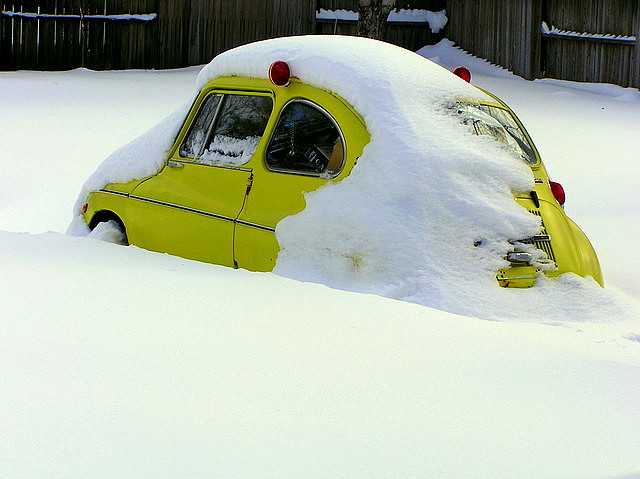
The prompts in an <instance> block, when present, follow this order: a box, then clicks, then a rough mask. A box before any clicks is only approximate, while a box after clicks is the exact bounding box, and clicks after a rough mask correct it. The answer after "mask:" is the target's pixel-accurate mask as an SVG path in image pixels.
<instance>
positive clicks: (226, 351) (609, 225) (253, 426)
mask: <svg viewBox="0 0 640 479" xmlns="http://www.w3.org/2000/svg"><path fill="white" fill-rule="evenodd" d="M423 53H424V54H425V55H426V56H429V57H436V58H434V59H435V60H437V61H439V62H440V63H442V64H444V65H447V66H456V65H459V64H464V65H466V66H469V67H470V69H471V70H472V73H473V75H474V77H473V83H474V84H476V85H479V86H481V87H483V88H486V89H488V90H490V91H492V92H493V93H496V94H498V95H499V96H500V97H501V98H503V99H504V100H505V101H506V102H507V103H509V104H510V105H511V106H512V107H513V108H514V109H515V111H516V112H517V113H518V115H519V116H520V118H521V119H522V120H523V122H524V123H525V125H526V126H527V128H528V129H529V132H530V133H531V134H532V136H533V139H534V141H535V142H536V145H537V146H538V148H539V149H540V151H541V153H542V156H543V158H544V160H545V163H546V165H547V167H548V169H549V170H550V173H551V174H552V175H553V176H554V178H555V179H556V180H557V181H560V182H561V183H562V184H563V185H564V187H565V189H566V190H567V192H568V202H567V212H568V213H569V215H570V216H572V218H574V219H575V220H576V222H577V223H578V224H579V225H580V226H582V227H583V229H584V230H585V231H586V232H587V234H588V236H589V238H590V239H591V240H592V242H593V243H594V245H595V247H596V250H597V252H598V254H599V257H600V259H601V263H602V266H603V271H604V277H605V282H606V284H607V289H608V290H609V291H610V292H611V294H612V296H611V298H614V297H615V298H616V301H626V302H627V304H628V309H629V310H630V311H633V310H635V311H637V317H638V320H635V321H634V320H630V321H621V320H620V318H615V317H613V318H603V320H605V319H606V321H605V322H600V323H591V322H584V321H582V320H581V319H582V318H581V316H580V315H579V314H578V313H576V315H575V316H574V317H567V318H566V320H565V321H557V320H554V321H550V320H549V318H547V317H545V316H544V315H541V317H539V318H538V319H537V320H536V321H527V322H505V321H482V320H479V319H476V318H473V317H462V316H456V315H453V314H450V313H446V312H442V311H439V310H436V309H432V308H429V307H425V306H419V305H415V304H409V303H403V302H399V301H394V300H390V299H386V298H382V297H379V296H374V295H364V294H356V293H348V292H343V291H337V290H332V289H330V288H328V287H326V286H322V285H318V284H311V283H302V282H298V281H295V280H292V279H287V278H282V277H279V276H276V275H273V274H260V273H249V272H246V271H235V270H231V269H227V268H222V267H218V266H213V265H205V264H200V263H195V262H190V261H186V260H183V259H180V258H175V257H169V256H166V255H159V254H155V253H150V252H147V251H143V250H140V249H137V248H134V247H130V248H122V247H118V246H115V245H112V244H108V243H103V242H98V241H95V240H92V239H90V238H73V237H68V236H65V235H63V234H62V233H63V232H64V231H65V230H66V228H67V226H68V224H69V221H70V220H71V215H72V207H73V204H74V201H75V199H76V196H77V193H78V191H79V190H80V188H81V186H82V184H83V182H84V181H85V179H86V178H87V177H88V176H89V175H90V174H91V173H92V172H93V171H94V170H95V169H96V167H97V166H98V165H99V164H100V162H101V161H102V160H103V158H105V157H106V156H107V155H108V154H109V153H111V152H112V151H113V150H115V149H116V148H118V147H120V146H121V145H123V144H125V143H126V142H127V141H129V140H131V139H132V138H135V137H136V136H138V135H139V134H141V133H142V132H144V131H145V130H147V129H148V128H149V127H151V126H153V125H154V124H155V123H157V122H158V121H159V120H161V119H162V118H164V117H165V116H167V115H168V114H170V113H171V112H172V111H174V110H175V109H176V108H179V107H180V106H181V105H182V104H184V103H185V102H186V101H188V100H189V99H190V98H191V96H192V94H193V90H194V84H195V78H196V76H197V74H198V72H199V70H200V69H198V68H191V69H185V70H178V71H167V72H101V73H98V72H89V71H85V70H76V71H73V72H65V73H35V72H17V73H0V107H1V111H2V114H1V115H0V131H1V132H2V142H1V143H0V159H1V160H2V164H3V174H2V175H0V230H2V232H0V245H2V246H1V248H0V264H1V265H2V275H1V279H0V290H1V291H2V296H0V368H1V373H0V390H1V391H2V394H0V424H2V428H0V464H1V465H0V476H1V477H11V478H14V477H21V478H22V477H26V478H36V477H47V478H52V477H61V478H62V477H65V478H69V477H73V478H85V477H87V478H88V477H92V478H94V477H105V478H116V477H117V478H123V477H141V476H144V477H176V476H179V477H189V478H191V477H225V478H226V477H256V476H257V477H345V478H347V477H348V478H352V477H386V478H398V477H442V478H445V477H446V478H463V477H468V478H488V477H491V478H497V477H504V478H520V477H522V478H558V477H562V478H632V477H633V478H638V477H640V433H639V432H638V431H640V324H639V321H640V307H639V306H638V301H639V300H640V280H639V279H638V276H637V274H636V272H637V271H638V270H639V268H640V259H639V255H638V253H637V250H636V249H635V243H636V241H635V237H636V235H637V234H638V233H640V213H639V211H640V195H638V193H637V191H638V187H637V185H638V184H639V182H640V169H639V168H638V166H637V156H638V153H637V152H638V151H640V137H638V135H637V131H638V127H639V126H640V93H639V92H638V91H637V90H630V89H622V88H618V87H613V86H608V85H579V84H572V83H569V82H558V81H551V80H542V81H535V82H527V81H524V80H522V79H520V78H518V77H514V76H512V75H511V74H509V73H508V72H505V71H503V70H500V69H498V68H496V67H493V66H490V65H488V64H486V63H484V62H481V61H480V60H478V59H474V58H471V57H469V56H468V55H465V54H463V53H462V52H460V51H459V50H456V49H454V48H453V47H452V46H451V45H449V44H447V43H446V42H444V43H442V44H440V45H439V46H438V47H431V48H429V49H427V50H425V51H424V52H423ZM452 287H455V286H452ZM623 294H626V296H625V297H624V298H625V299H620V296H619V295H623ZM614 295H618V296H614ZM607 298H608V296H603V299H602V301H607ZM572 301H575V298H573V299H572ZM587 316H588V315H587Z"/></svg>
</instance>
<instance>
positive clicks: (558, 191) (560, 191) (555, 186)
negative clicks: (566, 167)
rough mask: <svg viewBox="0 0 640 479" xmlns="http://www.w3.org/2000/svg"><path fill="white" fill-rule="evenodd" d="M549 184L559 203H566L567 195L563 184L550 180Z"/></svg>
mask: <svg viewBox="0 0 640 479" xmlns="http://www.w3.org/2000/svg"><path fill="white" fill-rule="evenodd" d="M549 186H550V187H551V193H553V197H554V198H555V199H556V201H557V202H558V204H560V206H562V205H564V202H565V201H566V200H567V196H566V195H565V193H564V188H563V187H562V185H561V184H560V183H556V182H555V181H550V182H549Z"/></svg>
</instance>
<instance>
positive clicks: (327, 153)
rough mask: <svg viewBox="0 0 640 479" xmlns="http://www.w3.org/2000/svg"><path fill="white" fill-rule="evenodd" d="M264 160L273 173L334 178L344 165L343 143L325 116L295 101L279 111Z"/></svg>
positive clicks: (310, 105)
mask: <svg viewBox="0 0 640 479" xmlns="http://www.w3.org/2000/svg"><path fill="white" fill-rule="evenodd" d="M266 160H267V166H268V167H269V168H270V169H272V170H275V171H283V172H290V173H303V174H313V175H331V176H333V175H335V174H336V173H337V172H339V171H340V170H341V169H342V165H343V163H344V142H343V140H342V135H341V134H340V131H339V130H338V127H337V126H336V124H335V122H334V121H333V119H331V117H330V116H329V115H328V114H327V113H325V112H324V111H322V110H321V109H320V108H319V107H316V106H315V105H313V104H311V103H309V102H306V101H300V100H297V101H293V102H291V103H289V104H288V105H286V106H285V107H284V109H283V110H282V113H281V114H280V118H279V120H278V124H277V125H276V128H275V131H274V133H273V136H272V138H271V141H270V143H269V146H268V147H267V155H266Z"/></svg>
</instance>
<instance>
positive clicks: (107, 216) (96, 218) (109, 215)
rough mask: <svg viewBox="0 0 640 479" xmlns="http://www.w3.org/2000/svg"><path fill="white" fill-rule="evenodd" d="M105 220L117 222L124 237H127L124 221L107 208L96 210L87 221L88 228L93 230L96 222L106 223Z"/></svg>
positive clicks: (96, 224)
mask: <svg viewBox="0 0 640 479" xmlns="http://www.w3.org/2000/svg"><path fill="white" fill-rule="evenodd" d="M107 221H115V222H116V223H118V226H119V227H120V229H121V230H122V232H123V233H124V235H125V238H126V237H127V228H125V226H124V223H123V222H122V220H121V219H120V217H119V216H118V215H117V214H115V213H114V212H113V211H109V210H100V211H98V212H96V213H95V214H94V215H93V217H92V218H91V221H90V222H89V228H90V229H91V231H93V229H94V228H95V227H96V226H98V224H100V223H106V222H107Z"/></svg>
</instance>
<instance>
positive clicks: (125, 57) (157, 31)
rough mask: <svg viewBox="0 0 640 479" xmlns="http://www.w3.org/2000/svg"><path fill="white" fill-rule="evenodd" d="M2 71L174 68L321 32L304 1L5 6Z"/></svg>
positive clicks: (27, 2) (117, 0)
mask: <svg viewBox="0 0 640 479" xmlns="http://www.w3.org/2000/svg"><path fill="white" fill-rule="evenodd" d="M0 7H1V12H2V13H1V14H0V70H12V69H34V70H63V69H71V68H76V67H80V66H84V67H88V68H92V69H97V70H102V69H123V68H174V67H182V66H188V65H195V64H202V63H206V62H208V61H209V60H211V58H213V56H215V55H216V54H217V53H220V52H222V51H224V50H227V49H229V48H232V47H235V46H238V45H241V44H243V43H247V42H250V41H255V40H261V39H265V38H270V37H276V36H282V35H292V34H305V33H313V32H314V31H315V7H312V4H311V2H308V1H301V0H252V1H239V0H22V1H18V0H13V1H0Z"/></svg>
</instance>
